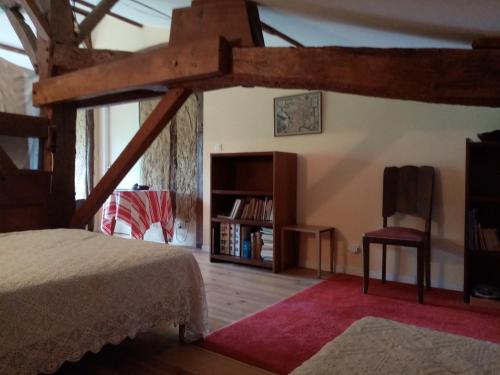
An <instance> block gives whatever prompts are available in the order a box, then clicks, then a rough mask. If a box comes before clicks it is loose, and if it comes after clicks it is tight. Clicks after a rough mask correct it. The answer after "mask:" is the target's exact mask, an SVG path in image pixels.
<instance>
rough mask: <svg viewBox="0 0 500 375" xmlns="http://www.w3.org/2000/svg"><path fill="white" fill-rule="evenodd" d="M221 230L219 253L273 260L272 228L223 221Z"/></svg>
mask: <svg viewBox="0 0 500 375" xmlns="http://www.w3.org/2000/svg"><path fill="white" fill-rule="evenodd" d="M219 231H220V233H219V254H223V255H232V256H236V257H243V258H247V259H258V260H262V261H268V262H270V261H272V260H273V253H274V252H273V230H272V229H271V228H258V227H252V226H246V225H241V224H230V223H221V224H220V229H219Z"/></svg>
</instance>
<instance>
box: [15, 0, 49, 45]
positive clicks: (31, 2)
mask: <svg viewBox="0 0 500 375" xmlns="http://www.w3.org/2000/svg"><path fill="white" fill-rule="evenodd" d="M18 1H19V3H20V4H21V5H22V7H23V8H24V10H26V13H28V15H29V17H30V19H31V21H32V22H33V25H35V28H36V31H37V33H38V36H39V37H42V38H44V39H50V27H49V23H48V21H47V18H46V17H45V15H44V14H43V13H42V11H41V9H40V7H39V6H38V3H37V2H36V1H35V0H18Z"/></svg>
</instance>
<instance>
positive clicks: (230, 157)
mask: <svg viewBox="0 0 500 375" xmlns="http://www.w3.org/2000/svg"><path fill="white" fill-rule="evenodd" d="M237 199H240V200H241V201H242V202H243V203H242V204H245V203H249V202H250V201H251V200H254V201H262V202H265V203H268V202H270V201H271V200H272V207H273V210H272V215H271V216H270V217H268V220H265V219H264V218H263V216H264V215H261V217H260V219H255V218H253V219H249V218H241V215H237V217H236V218H228V216H231V211H232V208H233V206H234V203H235V201H236V200H237ZM296 216H297V155H296V154H292V153H285V152H251V153H232V154H212V155H211V187H210V218H211V223H210V229H211V246H210V247H211V248H210V260H211V261H227V262H234V263H242V264H248V265H252V266H257V267H263V268H269V269H272V270H273V271H274V272H279V271H280V264H281V252H280V249H281V246H280V241H281V238H280V237H281V236H280V233H281V227H282V226H284V225H290V224H295V222H296ZM228 224H229V226H231V225H233V227H234V225H238V226H239V227H238V228H239V229H240V233H243V231H245V232H252V231H260V230H261V229H262V228H267V230H266V229H264V231H266V232H267V233H271V234H267V236H268V237H272V238H273V239H272V241H271V242H270V243H272V261H264V260H262V258H261V257H260V256H258V255H257V256H255V254H252V256H251V257H245V256H243V255H244V254H243V249H242V246H243V241H244V240H248V239H245V238H240V239H239V243H238V246H239V251H236V252H234V251H233V252H232V254H228V253H227V251H226V249H225V248H224V246H225V245H224V244H223V245H222V247H221V228H222V229H223V235H226V234H225V232H224V230H225V228H227V225H228ZM224 225H226V226H225V227H224ZM222 242H224V241H222ZM238 253H239V254H238Z"/></svg>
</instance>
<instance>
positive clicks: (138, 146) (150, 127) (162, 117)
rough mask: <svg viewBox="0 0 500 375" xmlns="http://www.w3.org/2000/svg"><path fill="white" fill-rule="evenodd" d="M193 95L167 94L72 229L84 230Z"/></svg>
mask: <svg viewBox="0 0 500 375" xmlns="http://www.w3.org/2000/svg"><path fill="white" fill-rule="evenodd" d="M190 94H191V91H190V90H186V89H173V90H170V91H168V92H167V93H166V94H165V96H164V97H163V99H162V100H161V101H160V103H159V104H158V105H157V106H156V108H155V109H154V111H153V112H152V113H151V114H150V115H149V117H148V119H147V120H146V121H145V122H144V124H143V125H142V126H141V128H140V129H139V131H138V132H137V133H136V134H135V136H134V137H133V138H132V140H131V141H130V142H129V144H128V145H127V146H126V147H125V149H124V150H123V152H122V153H121V154H120V155H119V156H118V158H117V159H116V160H115V162H114V163H113V165H112V166H111V167H110V168H109V169H108V171H107V172H106V174H105V175H104V176H103V177H102V179H101V180H100V181H99V183H98V184H97V185H96V187H95V188H94V190H92V192H91V193H90V195H89V197H88V198H87V199H86V200H85V202H84V203H83V205H82V206H81V207H80V208H79V209H78V210H77V211H76V212H75V214H74V216H73V218H72V220H71V226H72V227H76V228H80V227H83V226H85V225H86V224H87V223H88V222H89V221H90V220H91V219H92V217H93V216H94V215H95V214H96V213H97V211H98V210H99V208H100V207H101V206H102V205H103V204H104V202H105V201H106V199H107V198H108V196H109V195H110V194H111V193H112V192H113V190H115V189H116V186H118V184H119V183H120V181H121V180H122V179H123V178H124V177H125V176H126V175H127V173H128V172H129V171H130V169H131V168H132V167H133V166H134V164H135V163H136V162H137V161H138V160H139V158H140V157H141V156H142V154H143V153H144V152H145V151H146V150H147V149H148V147H149V146H150V145H151V143H153V141H154V140H155V139H156V137H157V136H158V134H160V132H161V131H162V130H163V129H164V128H165V126H166V125H167V124H168V122H169V121H170V120H171V119H172V117H173V116H174V115H175V114H176V113H177V111H178V110H179V108H180V107H181V106H182V105H183V104H184V102H185V101H186V100H187V98H188V97H189V95H190Z"/></svg>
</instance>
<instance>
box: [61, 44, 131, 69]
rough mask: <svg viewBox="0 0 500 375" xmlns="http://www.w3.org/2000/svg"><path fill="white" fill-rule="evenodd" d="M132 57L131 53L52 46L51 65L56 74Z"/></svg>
mask: <svg viewBox="0 0 500 375" xmlns="http://www.w3.org/2000/svg"><path fill="white" fill-rule="evenodd" d="M130 55H132V53H131V52H125V51H115V50H103V49H92V48H78V47H75V46H68V45H63V44H57V45H55V46H54V54H53V61H52V63H53V65H54V68H55V69H56V73H57V74H62V73H68V72H71V71H74V70H78V69H84V68H88V67H91V66H94V65H97V64H102V63H105V62H111V61H115V60H119V59H122V58H124V57H128V56H130Z"/></svg>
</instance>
